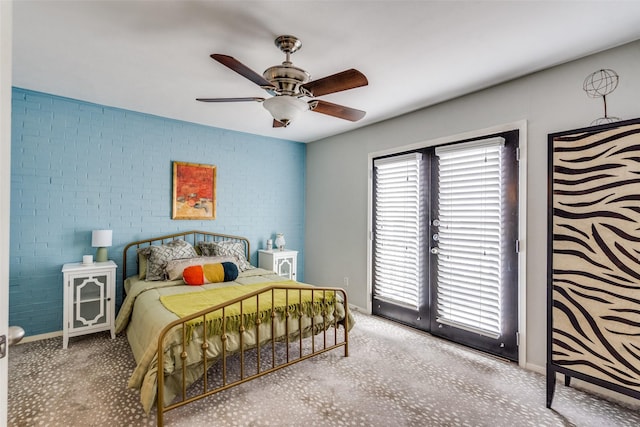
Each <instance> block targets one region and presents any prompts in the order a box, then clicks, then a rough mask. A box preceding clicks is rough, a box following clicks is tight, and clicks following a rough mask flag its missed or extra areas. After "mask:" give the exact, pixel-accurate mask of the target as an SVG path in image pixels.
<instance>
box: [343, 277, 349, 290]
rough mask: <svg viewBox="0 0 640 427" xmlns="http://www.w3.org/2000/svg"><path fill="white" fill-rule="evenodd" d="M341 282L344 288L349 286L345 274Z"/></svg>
mask: <svg viewBox="0 0 640 427" xmlns="http://www.w3.org/2000/svg"><path fill="white" fill-rule="evenodd" d="M342 284H343V285H344V287H345V288H346V287H347V286H349V278H348V277H347V276H344V278H343V279H342Z"/></svg>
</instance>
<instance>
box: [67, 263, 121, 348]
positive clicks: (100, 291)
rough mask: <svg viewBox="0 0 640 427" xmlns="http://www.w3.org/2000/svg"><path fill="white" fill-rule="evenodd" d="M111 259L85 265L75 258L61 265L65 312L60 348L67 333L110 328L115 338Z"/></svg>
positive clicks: (113, 282) (114, 272) (91, 331)
mask: <svg viewBox="0 0 640 427" xmlns="http://www.w3.org/2000/svg"><path fill="white" fill-rule="evenodd" d="M116 268H118V266H117V265H116V263H115V262H113V261H106V262H96V263H93V264H90V265H85V264H83V263H81V262H74V263H70V264H65V265H63V266H62V275H63V278H64V282H63V283H64V314H63V325H62V327H63V334H62V338H63V340H62V348H67V345H68V344H69V337H75V336H78V335H84V334H92V333H94V332H100V331H111V339H113V338H115V337H116V335H115V324H114V322H115V283H116Z"/></svg>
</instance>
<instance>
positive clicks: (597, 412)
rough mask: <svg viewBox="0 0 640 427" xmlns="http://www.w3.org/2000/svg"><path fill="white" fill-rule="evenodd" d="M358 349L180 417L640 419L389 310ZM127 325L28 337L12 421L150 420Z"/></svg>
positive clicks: (365, 321) (447, 421) (248, 420)
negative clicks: (548, 385)
mask: <svg viewBox="0 0 640 427" xmlns="http://www.w3.org/2000/svg"><path fill="white" fill-rule="evenodd" d="M354 315H355V317H356V324H355V327H354V329H353V330H352V333H351V335H350V336H351V344H350V356H349V357H347V358H345V357H343V352H342V351H341V350H336V351H332V352H328V353H324V354H323V355H320V356H318V357H315V358H312V359H309V360H307V361H304V362H301V363H298V364H296V365H293V366H290V367H288V368H285V369H284V370H280V371H278V372H274V373H272V374H269V375H266V376H264V377H262V378H259V379H257V380H254V381H251V382H249V383H246V384H243V385H240V386H238V387H235V388H232V389H230V390H227V391H224V392H221V393H218V394H216V395H213V396H211V397H209V398H208V399H205V400H201V401H199V402H195V403H192V404H191V405H189V406H187V407H186V408H181V409H178V410H175V411H171V412H169V413H168V414H167V415H166V417H165V423H166V425H168V426H204V425H218V426H302V425H304V426H305V427H310V426H394V427H400V426H509V427H512V426H594V427H595V426H597V427H601V426H607V427H612V426H634V427H637V426H638V425H640V403H639V405H638V406H633V405H628V404H627V405H622V404H617V403H614V402H610V401H607V400H604V399H602V398H599V397H597V396H595V395H593V394H590V393H586V392H583V391H580V390H577V389H574V388H569V387H565V386H563V385H562V384H561V383H558V385H557V387H556V393H555V398H554V402H553V410H549V409H546V407H545V378H544V376H543V375H540V374H537V373H533V372H529V371H525V370H522V369H520V368H519V367H518V366H516V365H514V364H513V363H508V362H505V361H502V360H497V359H494V358H491V357H487V356H485V355H483V354H480V353H477V352H475V351H472V350H469V349H467V348H465V347H461V346H458V345H455V344H452V343H449V342H447V341H444V340H441V339H438V338H434V337H431V336H429V335H426V334H423V333H420V332H417V331H413V330H411V329H407V328H404V327H402V326H399V325H396V324H394V323H391V322H388V321H386V320H383V319H380V318H376V317H370V316H367V315H364V314H360V313H354ZM134 366H135V362H134V360H133V356H132V354H131V351H130V349H129V345H128V343H127V339H126V337H125V336H124V335H120V336H118V337H117V338H116V339H115V340H110V339H109V338H108V333H98V334H94V335H89V336H85V337H78V338H73V339H72V340H71V341H70V344H69V348H68V349H67V350H62V338H61V337H59V338H51V339H47V340H42V341H37V342H31V343H25V344H20V345H18V346H16V347H13V348H12V349H11V354H10V359H9V413H8V422H9V426H107V425H108V426H146V425H155V421H156V419H155V414H153V413H152V414H151V415H149V416H146V415H145V414H144V412H143V410H142V408H141V406H140V403H139V401H138V392H137V391H135V390H129V389H127V388H126V384H127V379H128V377H129V375H130V374H131V372H132V371H133V368H134Z"/></svg>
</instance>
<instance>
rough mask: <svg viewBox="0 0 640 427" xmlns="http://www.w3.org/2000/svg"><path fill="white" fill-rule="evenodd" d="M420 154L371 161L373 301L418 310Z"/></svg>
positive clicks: (420, 273)
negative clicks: (372, 177)
mask: <svg viewBox="0 0 640 427" xmlns="http://www.w3.org/2000/svg"><path fill="white" fill-rule="evenodd" d="M421 161H422V154H420V153H412V154H407V155H401V156H394V157H388V158H383V159H376V160H374V170H375V199H374V204H375V218H374V263H373V268H374V286H373V293H374V295H373V296H374V298H377V299H381V300H387V301H391V302H394V303H397V304H400V305H405V306H408V307H410V308H415V309H417V308H418V306H419V304H420V301H419V299H420V297H419V295H420V287H421V286H422V275H423V268H422V262H421V256H420V250H421V239H422V236H421V234H422V233H420V227H421V225H420V217H421V216H422V212H421V201H420V185H421V165H420V163H421Z"/></svg>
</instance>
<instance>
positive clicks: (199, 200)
mask: <svg viewBox="0 0 640 427" xmlns="http://www.w3.org/2000/svg"><path fill="white" fill-rule="evenodd" d="M171 207H172V210H171V219H192V220H197V219H200V220H209V219H216V166H214V165H205V164H201V163H188V162H178V161H174V162H173V194H172V199H171Z"/></svg>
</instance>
